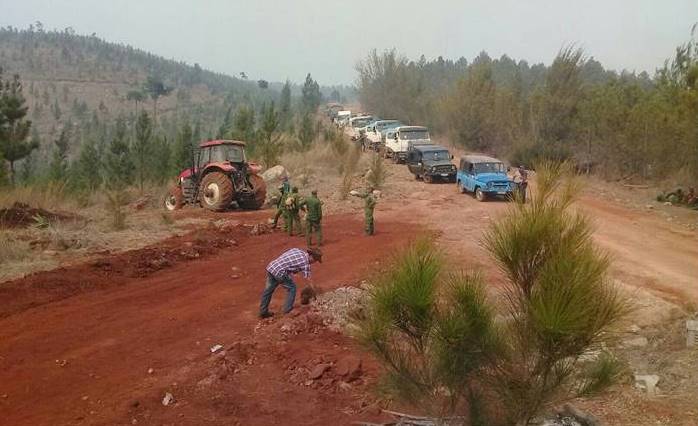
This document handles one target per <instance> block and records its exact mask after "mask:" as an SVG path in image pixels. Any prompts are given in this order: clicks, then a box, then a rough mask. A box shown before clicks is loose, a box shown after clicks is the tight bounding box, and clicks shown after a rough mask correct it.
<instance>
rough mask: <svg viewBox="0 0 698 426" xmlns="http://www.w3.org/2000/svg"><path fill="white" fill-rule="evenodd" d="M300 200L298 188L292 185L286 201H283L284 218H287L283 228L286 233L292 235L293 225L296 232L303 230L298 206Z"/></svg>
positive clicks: (300, 202)
mask: <svg viewBox="0 0 698 426" xmlns="http://www.w3.org/2000/svg"><path fill="white" fill-rule="evenodd" d="M302 202H303V200H301V197H300V194H298V188H296V187H295V186H294V187H293V189H292V190H291V193H290V194H289V195H288V197H287V198H286V201H284V207H285V210H284V212H285V216H284V219H286V220H287V221H286V222H285V223H286V224H285V226H284V229H285V230H287V231H288V235H293V228H294V226H295V227H296V229H298V232H301V233H302V232H303V228H302V226H301V216H300V206H301V204H302Z"/></svg>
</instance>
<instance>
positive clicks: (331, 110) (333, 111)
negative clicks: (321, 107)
mask: <svg viewBox="0 0 698 426" xmlns="http://www.w3.org/2000/svg"><path fill="white" fill-rule="evenodd" d="M343 109H344V106H343V105H342V104H339V103H336V102H331V103H328V104H327V106H326V112H327V116H328V117H329V118H330V120H334V118H335V117H336V116H337V112H339V111H341V110H343Z"/></svg>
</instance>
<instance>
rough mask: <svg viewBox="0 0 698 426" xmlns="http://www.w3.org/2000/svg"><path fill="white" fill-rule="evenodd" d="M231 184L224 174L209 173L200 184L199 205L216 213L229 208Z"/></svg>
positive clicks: (231, 195) (231, 197)
mask: <svg viewBox="0 0 698 426" xmlns="http://www.w3.org/2000/svg"><path fill="white" fill-rule="evenodd" d="M233 194H234V188H233V182H232V181H231V180H230V177H229V176H228V175H226V174H225V173H221V172H211V173H209V174H207V175H206V176H204V179H203V181H202V182H201V204H202V205H203V206H204V207H205V208H207V209H209V210H213V211H216V212H220V211H223V210H225V209H227V208H228V207H230V203H232V202H233Z"/></svg>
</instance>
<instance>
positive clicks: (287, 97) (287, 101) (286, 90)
mask: <svg viewBox="0 0 698 426" xmlns="http://www.w3.org/2000/svg"><path fill="white" fill-rule="evenodd" d="M292 114H293V113H292V111H291V82H289V81H288V80H286V84H284V87H283V89H281V99H280V100H279V118H280V119H281V126H282V127H284V128H286V127H287V126H288V124H289V122H290V121H291V117H292Z"/></svg>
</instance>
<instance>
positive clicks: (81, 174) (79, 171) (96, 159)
mask: <svg viewBox="0 0 698 426" xmlns="http://www.w3.org/2000/svg"><path fill="white" fill-rule="evenodd" d="M101 169H102V158H101V156H100V155H99V151H98V150H97V144H96V143H95V140H94V139H92V138H88V139H86V140H85V141H84V142H83V144H82V146H81V147H80V153H79V154H78V159H77V160H76V162H75V164H73V175H74V176H75V180H74V183H75V185H76V186H77V187H78V188H80V189H83V190H88V191H90V192H91V191H94V190H95V189H97V188H99V187H100V186H101V185H102V176H101V175H100V170H101Z"/></svg>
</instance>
